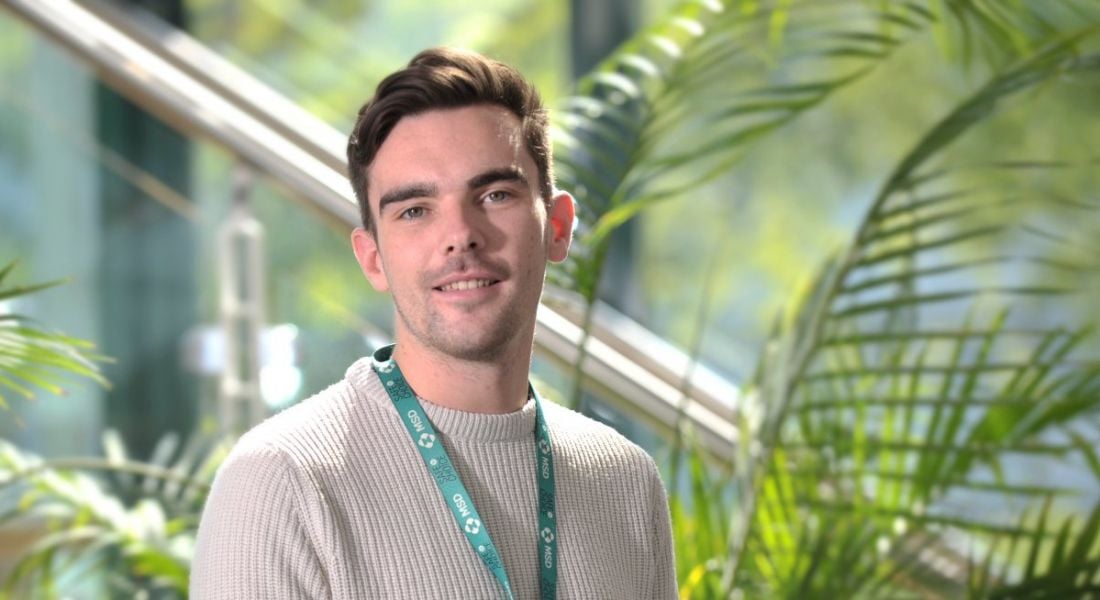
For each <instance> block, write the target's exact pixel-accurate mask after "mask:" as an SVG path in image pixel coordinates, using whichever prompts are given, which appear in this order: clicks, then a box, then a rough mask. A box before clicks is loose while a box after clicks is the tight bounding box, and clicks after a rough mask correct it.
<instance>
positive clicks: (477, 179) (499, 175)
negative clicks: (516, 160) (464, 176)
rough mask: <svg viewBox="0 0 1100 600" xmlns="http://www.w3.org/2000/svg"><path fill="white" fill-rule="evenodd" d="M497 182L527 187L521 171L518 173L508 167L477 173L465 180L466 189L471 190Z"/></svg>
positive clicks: (515, 168) (517, 170)
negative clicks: (510, 182) (512, 182)
mask: <svg viewBox="0 0 1100 600" xmlns="http://www.w3.org/2000/svg"><path fill="white" fill-rule="evenodd" d="M498 181H515V182H517V183H521V184H523V185H524V186H526V185H528V184H527V176H526V175H524V174H523V171H520V170H519V168H518V167H515V166H510V167H501V168H499V169H489V170H488V171H485V172H483V173H478V174H477V175H474V176H473V177H471V178H469V179H468V180H466V187H468V188H470V189H471V190H473V189H477V188H479V187H483V186H486V185H489V184H490V183H496V182H498Z"/></svg>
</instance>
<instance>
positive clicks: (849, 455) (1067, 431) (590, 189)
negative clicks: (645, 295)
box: [556, 0, 1100, 598]
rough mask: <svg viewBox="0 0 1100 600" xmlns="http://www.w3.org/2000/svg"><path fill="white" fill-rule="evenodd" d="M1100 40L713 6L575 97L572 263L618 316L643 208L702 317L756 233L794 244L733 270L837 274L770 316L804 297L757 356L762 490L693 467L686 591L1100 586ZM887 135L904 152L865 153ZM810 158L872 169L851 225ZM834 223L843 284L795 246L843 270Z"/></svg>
mask: <svg viewBox="0 0 1100 600" xmlns="http://www.w3.org/2000/svg"><path fill="white" fill-rule="evenodd" d="M1098 34H1100V5H1097V4H1096V3H1091V2H1063V3H1056V4H1055V3H1045V2H1038V1H1036V2H1025V1H1020V2H1005V3H989V2H980V1H976V0H975V1H964V0H956V1H950V0H944V1H930V2H869V1H847V2H845V1H840V0H836V1H829V2H796V1H793V0H789V1H785V2H730V3H727V4H725V5H723V4H720V3H717V2H698V3H690V4H686V5H684V6H683V7H681V8H679V9H677V10H676V11H675V13H674V15H673V16H672V17H671V18H669V19H668V20H666V21H663V22H662V23H659V24H657V25H655V26H653V27H652V28H651V29H649V30H648V31H645V32H643V33H642V34H640V35H639V36H638V37H637V38H635V39H634V40H632V41H631V42H629V43H628V44H626V45H625V46H624V47H623V48H621V49H620V51H619V52H617V53H616V54H615V55H613V56H612V57H610V58H609V59H608V60H607V61H606V62H605V63H604V64H603V65H602V66H601V67H600V68H599V69H597V70H596V72H594V73H593V74H591V75H589V76H588V77H587V78H585V79H584V80H583V81H582V82H581V85H580V86H579V90H578V91H579V94H578V96H576V97H574V98H571V99H569V100H567V101H566V103H565V110H564V111H563V113H560V114H559V119H558V121H557V124H558V129H557V134H558V140H559V153H558V157H559V164H560V165H561V166H560V169H559V175H560V179H561V181H562V182H564V185H563V187H567V188H572V189H574V190H576V191H577V194H578V197H579V198H580V200H581V202H582V209H583V210H582V211H581V219H582V226H581V228H580V229H579V231H578V233H579V239H578V252H577V253H576V254H575V255H574V257H573V260H571V261H570V263H567V265H566V266H565V268H564V269H563V270H562V271H561V272H559V273H557V274H556V275H557V280H558V281H559V283H561V284H563V285H571V286H573V288H574V289H576V290H577V292H578V294H579V297H580V299H581V301H582V302H584V303H585V304H586V305H587V306H588V307H589V308H591V306H592V302H593V299H594V298H595V297H596V290H597V289H598V286H599V284H600V281H601V278H602V274H603V273H602V270H603V261H604V256H605V253H606V250H607V239H608V237H607V236H608V234H609V233H610V232H611V231H613V230H614V229H615V228H616V227H618V226H619V225H620V224H621V223H624V222H626V221H627V220H629V219H632V218H635V217H637V216H639V215H641V216H643V217H653V216H654V215H655V214H663V216H665V217H666V218H667V222H666V223H654V224H653V225H651V227H653V228H655V230H656V231H659V232H660V233H661V234H663V235H665V236H666V237H662V238H661V243H651V244H649V245H648V246H647V247H648V248H654V249H657V250H651V251H663V250H664V249H665V248H674V249H676V250H675V251H676V252H678V253H679V254H678V257H679V259H678V260H677V261H675V262H674V263H673V264H674V266H672V267H670V269H669V271H666V275H667V277H659V278H657V284H656V285H658V286H665V287H670V286H669V284H668V282H675V283H676V284H678V285H679V286H682V287H681V289H677V290H675V293H676V294H677V297H678V299H679V300H681V301H683V300H684V299H689V300H690V299H691V298H694V297H695V296H696V295H697V294H698V293H699V290H700V289H701V288H703V289H706V288H710V287H719V288H721V287H722V285H719V286H714V285H713V284H712V283H711V282H709V281H707V282H706V283H705V284H704V285H700V286H684V285H683V283H684V279H683V275H682V273H683V271H684V270H688V269H691V270H693V271H694V273H696V274H703V273H704V270H705V269H706V267H705V265H706V264H707V263H708V262H709V261H703V260H699V258H700V257H701V256H707V254H708V249H710V248H721V247H722V243H721V242H722V240H723V239H724V236H729V235H730V231H729V229H728V228H727V227H725V225H726V224H727V223H729V222H730V221H734V222H736V221H737V220H739V219H741V220H745V221H746V222H747V223H748V225H747V227H748V228H760V227H765V228H766V230H767V231H768V232H770V233H769V236H768V237H769V240H770V243H768V244H766V245H764V246H763V247H761V246H759V245H756V246H754V245H752V243H753V242H754V241H756V242H758V241H759V240H760V237H761V236H760V235H759V233H758V232H754V233H757V235H756V236H755V237H754V238H753V239H751V240H750V241H749V242H748V243H739V241H738V240H734V241H733V242H732V244H733V245H735V247H736V248H737V250H738V251H740V253H739V254H736V255H734V259H731V260H730V261H729V262H728V263H725V264H730V265H731V267H730V268H731V270H734V269H736V268H737V267H736V266H734V265H735V264H736V263H735V262H734V261H735V260H736V261H740V262H748V264H749V266H750V268H753V269H754V270H755V271H756V273H757V274H758V275H763V274H766V273H767V274H771V273H773V272H775V271H779V272H781V273H782V272H787V273H791V272H796V271H800V273H797V274H798V275H801V277H802V278H803V279H804V280H808V281H809V283H808V285H805V286H802V288H801V291H799V290H797V289H792V286H791V285H790V280H788V281H785V282H783V284H782V285H779V286H776V287H779V288H780V289H781V291H782V295H781V296H778V298H779V299H780V300H783V301H782V302H776V301H772V302H769V303H767V306H769V307H770V308H769V309H768V310H769V312H771V313H772V314H774V313H775V311H776V307H777V306H778V305H780V304H787V305H788V306H789V308H788V309H787V310H785V311H783V312H782V313H781V318H780V319H779V320H778V321H772V322H773V323H774V325H773V328H772V329H771V330H770V332H768V339H767V343H766V344H763V348H764V351H763V353H759V352H754V353H751V354H750V353H744V354H745V355H746V356H748V355H751V356H755V361H756V365H757V366H756V371H755V375H752V376H750V377H746V379H747V381H748V386H747V389H746V395H745V397H744V400H743V401H742V403H741V404H740V405H739V406H737V407H736V409H737V410H738V414H739V418H740V427H739V438H740V439H739V450H738V453H737V455H736V456H735V457H734V460H733V465H734V476H733V478H732V480H729V481H727V482H726V484H725V485H717V486H715V485H714V484H713V483H711V482H712V481H713V477H712V476H709V475H708V474H707V472H706V471H705V470H704V469H703V468H701V467H700V466H699V465H698V464H696V463H697V461H698V460H699V454H698V453H694V454H691V455H690V458H689V459H688V461H687V467H688V469H689V471H690V472H691V476H690V477H689V480H690V481H691V485H690V486H689V487H688V490H687V491H686V492H685V491H683V490H680V489H679V487H678V486H676V484H677V483H678V482H679V480H678V478H675V477H674V479H673V481H674V495H673V498H672V506H673V511H674V515H675V518H676V520H677V522H676V529H677V532H678V533H679V534H680V535H682V536H686V537H687V539H680V540H679V542H678V550H679V551H680V554H681V556H680V559H679V561H678V568H679V569H680V579H681V582H682V584H683V586H684V587H683V590H682V595H683V597H700V598H710V597H728V596H731V595H734V596H738V597H751V598H756V597H768V598H773V597H789V598H837V597H843V598H859V597H867V598H883V597H963V596H969V597H1040V596H1042V597H1080V596H1081V595H1084V594H1087V593H1093V594H1095V593H1096V589H1097V588H1096V586H1097V578H1098V577H1100V572H1098V571H1100V539H1098V537H1100V536H1098V525H1097V521H1098V518H1100V517H1098V516H1097V515H1100V503H1098V502H1097V486H1096V483H1097V478H1098V477H1100V460H1098V459H1097V452H1096V447H1097V445H1098V442H1100V427H1098V425H1100V424H1098V422H1097V421H1096V412H1097V411H1096V409H1097V407H1098V406H1100V359H1098V354H1100V352H1098V351H1100V347H1098V344H1097V339H1096V336H1095V335H1094V333H1093V325H1094V311H1092V310H1091V309H1090V308H1089V306H1088V304H1089V302H1090V299H1094V298H1095V297H1097V295H1096V294H1097V291H1100V285H1098V282H1100V246H1097V244H1096V241H1095V240H1096V239H1100V237H1098V235H1097V234H1098V233H1100V214H1098V213H1100V202H1098V199H1097V197H1096V193H1095V190H1096V189H1097V187H1096V185H1095V184H1096V183H1097V182H1096V164H1097V160H1098V158H1100V157H1098V156H1097V154H1096V152H1095V149H1094V148H1092V147H1091V146H1090V144H1089V143H1088V141H1087V140H1088V139H1090V138H1089V137H1088V136H1087V135H1082V134H1081V132H1082V131H1087V130H1090V129H1095V128H1096V119H1095V115H1094V114H1092V112H1090V111H1088V110H1085V107H1087V106H1090V105H1091V104H1094V103H1095V100H1094V99H1095V95H1096V90H1097V87H1098V86H1097V84H1100V77H1097V73H1096V70H1097V69H1098V68H1100V57H1098V55H1096V54H1093V52H1095V50H1096V49H1097V35H1098ZM913 47H916V48H915V49H913ZM925 48H933V49H935V50H936V51H937V53H936V54H931V53H929V52H928V51H927V50H926V49H925ZM895 60H897V61H899V63H897V64H895V62H894V61H895ZM914 64H920V65H921V68H920V69H918V70H913V69H908V68H906V67H907V66H910V65H914ZM914 74H915V75H917V76H913V75H914ZM911 76H913V80H912V81H909V79H910V77H911ZM930 82H937V83H939V85H932V84H930ZM873 85H876V86H883V87H884V89H883V90H882V91H876V88H875V87H873ZM895 94H896V95H898V99H899V101H898V102H896V103H893V104H888V103H883V102H881V101H880V99H881V97H883V96H886V97H893V96H895ZM902 95H904V96H902ZM846 96H847V99H846ZM876 96H877V97H878V98H876ZM1090 99H1091V100H1090ZM1090 102H1091V104H1090ZM834 104H835V105H838V106H839V109H838V110H840V111H841V114H844V113H846V115H845V118H844V119H842V120H837V121H834V120H833V119H832V117H833V115H834V114H835V113H833V112H831V111H830V108H831V107H832V106H833V105H834ZM1052 106H1057V107H1059V108H1060V109H1061V110H1060V111H1058V112H1057V113H1056V115H1055V116H1056V117H1057V119H1037V118H1035V113H1037V112H1038V113H1041V114H1049V112H1048V111H1049V108H1048V107H1052ZM1040 107H1041V108H1040ZM883 109H885V110H883ZM1014 109H1015V110H1014ZM815 118H816V119H817V120H816V121H814V125H815V126H816V127H817V129H815V130H813V133H814V135H812V136H811V135H807V133H808V132H810V131H811V130H810V129H808V128H801V129H800V128H799V122H800V121H808V120H812V119H815ZM1059 120H1060V122H1057V121H1059ZM863 121H867V122H868V123H869V124H867V125H862V126H861V125H859V124H860V123H861V122H863ZM1055 122H1057V124H1056V125H1055V126H1054V127H1048V123H1050V124H1054V123H1055ZM860 127H865V128H866V129H865V131H868V132H871V133H870V135H873V138H874V139H869V140H868V139H859V138H857V139H856V140H855V141H853V142H851V143H848V140H846V137H847V135H846V133H847V132H848V131H849V130H850V129H856V130H858V129H859V128H860ZM791 131H794V132H797V136H796V137H793V138H792V137H784V136H785V133H789V132H791ZM1061 132H1076V135H1072V134H1071V135H1070V136H1069V138H1068V140H1064V139H1063V138H1062V137H1059V135H1058V134H1059V133H1061ZM865 135H867V134H865ZM818 136H819V139H816V140H815V139H814V137H818ZM899 139H904V140H905V141H904V142H903V143H899ZM778 140H782V141H783V142H784V143H783V145H782V146H781V147H779V148H778V149H777V150H775V151H774V152H775V153H774V154H768V155H767V156H766V157H757V156H755V155H756V154H757V153H758V152H759V151H760V148H761V147H765V149H766V145H767V144H769V143H771V144H777V143H778ZM863 142H866V143H863ZM906 146H908V147H909V150H907V151H905V152H901V153H899V152H898V150H897V149H898V148H899V147H900V148H905V147H906ZM838 159H842V160H843V161H845V162H844V163H841V164H845V163H846V164H849V165H852V164H854V165H858V166H859V167H860V168H859V169H858V170H854V171H855V172H854V173H852V172H850V171H853V170H851V169H847V170H846V169H844V168H838V167H839V166H840V165H838V164H837V160H838ZM815 162H823V163H824V164H825V165H826V166H825V167H817V166H815V164H814V163H815ZM742 165H745V166H744V167H743V166H742ZM750 165H751V167H752V168H753V169H763V170H765V171H768V170H770V171H772V172H778V175H777V176H778V177H781V178H783V179H785V180H786V182H780V183H779V185H778V187H776V188H771V187H769V186H770V184H772V183H774V182H773V181H771V180H768V181H767V182H766V183H767V184H766V185H765V184H758V183H757V182H755V181H752V179H753V178H754V176H756V175H757V173H756V172H755V171H751V170H749V169H748V166H750ZM806 170H811V171H813V174H815V175H816V174H818V173H820V172H822V171H828V170H836V171H838V172H839V173H840V175H839V178H841V179H842V178H844V177H852V180H851V181H848V182H841V183H842V184H843V185H842V186H840V189H841V190H842V194H843V195H842V196H841V197H840V198H839V201H834V202H835V203H834V205H833V206H832V207H828V208H829V210H821V208H820V206H821V204H823V203H824V202H826V198H827V197H828V193H829V192H830V187H829V186H824V187H823V186H820V185H817V184H816V182H815V181H814V180H813V179H804V178H803V171H806ZM739 177H740V178H739ZM744 179H748V180H749V181H750V182H751V183H752V184H753V185H752V187H749V186H747V185H746V184H745V183H744ZM834 181H836V178H834ZM872 181H877V182H878V183H877V184H876V183H871V182H872ZM871 185H877V186H878V187H879V191H878V192H869V191H868V190H869V187H870V186H871ZM708 193H709V194H710V195H711V196H712V197H714V199H711V200H710V201H709V202H708V201H707V195H708ZM777 193H778V194H782V195H783V196H789V197H790V199H789V200H788V201H787V203H786V204H785V205H781V206H779V207H777V206H776V202H775V200H776V196H775V194H777ZM859 197H865V198H866V200H865V201H859V200H858V198H859ZM852 206H856V207H858V208H857V209H856V210H852V208H851V207H852ZM838 207H845V208H844V210H840V211H838V210H837V209H838ZM661 211H663V213H662V212H661ZM830 212H833V213H835V212H841V213H842V215H843V213H845V212H846V213H847V214H848V216H847V221H848V222H842V223H839V224H837V225H834V227H835V228H836V229H838V230H840V231H844V232H846V235H845V236H844V237H845V238H847V239H848V240H849V241H848V242H847V243H845V244H843V247H844V249H843V250H841V251H839V252H838V253H837V254H835V255H834V256H832V257H831V258H830V259H829V260H828V261H827V262H826V264H825V265H824V266H823V267H821V268H819V269H817V270H816V274H814V273H813V272H812V271H810V269H808V268H806V267H804V266H802V265H797V264H791V263H789V262H775V260H776V258H775V256H774V255H773V252H777V246H779V245H780V244H783V245H793V246H795V247H796V253H797V252H805V253H806V258H807V262H818V260H819V259H817V258H816V256H814V253H816V254H817V255H818V256H819V255H820V248H821V247H822V244H820V243H814V241H813V240H811V241H809V243H806V239H805V238H806V237H807V236H809V237H813V235H814V234H813V231H814V229H815V228H817V227H820V226H824V227H825V228H828V227H829V218H828V216H829V213H830ZM860 213H864V214H863V216H861V217H860V216H857V215H859V214H860ZM650 221H651V222H652V219H650ZM711 236H715V237H711ZM692 237H693V238H694V240H691V239H689V238H692ZM819 239H821V238H819ZM684 240H687V242H686V246H681V245H680V243H679V242H681V241H684ZM802 244H805V246H804V247H803V248H800V246H801V245H802ZM685 247H686V248H687V249H686V250H685ZM777 254H778V256H779V260H780V261H786V260H789V257H790V256H791V255H790V253H787V254H784V253H782V252H777ZM754 263H755V264H754ZM673 270H679V271H680V275H679V276H677V275H676V274H675V273H673V272H672V271H673ZM708 279H709V278H708ZM731 283H732V284H733V286H736V285H738V284H744V285H748V286H750V289H749V290H748V291H747V292H744V293H760V290H759V289H753V288H752V286H753V285H754V283H758V282H754V281H753V280H752V278H751V277H741V278H738V277H736V276H734V277H730V278H729V279H727V280H726V285H730V284H731ZM733 286H731V287H733ZM683 288H686V289H683ZM787 299H790V300H791V301H790V302H787V301H786V300H787ZM718 304H719V305H721V302H719V303H718ZM691 305H692V304H691V303H688V304H687V306H691ZM683 308H684V304H680V305H679V309H680V310H679V312H680V314H681V315H683V314H687V315H688V316H687V317H685V319H686V320H687V321H688V322H690V321H691V319H692V318H693V315H692V313H691V311H685V310H683ZM749 318H750V319H759V318H760V316H759V315H752V316H750V317H749ZM689 327H690V329H692V330H698V329H699V324H698V323H691V324H690V325H689ZM757 327H758V326H757ZM718 329H720V330H721V329H726V328H725V327H720V328H718ZM735 331H736V329H735ZM689 335H690V334H689ZM689 335H683V334H681V336H680V339H681V341H682V340H683V339H684V338H686V337H689ZM682 343H683V342H682ZM685 345H686V344H685ZM718 347H719V348H720V349H721V350H723V351H725V350H726V347H723V346H721V345H719V346H718ZM674 465H676V463H675V462H674ZM1090 471H1091V472H1092V475H1093V477H1092V478H1091V480H1090V479H1087V478H1082V477H1081V476H1080V475H1081V473H1082V472H1085V473H1088V472H1090ZM1048 473H1063V474H1073V475H1072V476H1070V477H1060V478H1059V481H1058V482H1057V483H1056V484H1055V483H1051V482H1049V481H1048V480H1047V476H1048ZM727 494H734V497H735V498H736V503H735V510H734V511H733V512H734V516H733V518H732V520H731V521H729V522H723V521H721V520H720V517H721V511H722V510H723V509H724V508H725V504H724V498H725V497H726V495H727ZM685 507H690V508H688V509H685ZM1082 508H1083V510H1082ZM1055 515H1057V516H1055ZM1047 593H1052V594H1053V595H1052V596H1045V595H1044V594H1047Z"/></svg>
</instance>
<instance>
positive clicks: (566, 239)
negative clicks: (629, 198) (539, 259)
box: [547, 190, 576, 262]
mask: <svg viewBox="0 0 1100 600" xmlns="http://www.w3.org/2000/svg"><path fill="white" fill-rule="evenodd" d="M575 214H576V208H575V207H574V206H573V196H571V195H569V192H563V191H561V190H558V191H557V192H556V193H555V194H554V197H553V198H552V199H551V200H550V214H548V215H547V219H548V221H549V222H550V233H551V235H552V237H551V238H550V247H549V258H550V260H552V261H553V262H561V261H563V260H565V257H567V256H569V245H570V244H571V243H573V217H574V215H575Z"/></svg>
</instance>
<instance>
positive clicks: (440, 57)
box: [348, 48, 553, 235]
mask: <svg viewBox="0 0 1100 600" xmlns="http://www.w3.org/2000/svg"><path fill="white" fill-rule="evenodd" d="M477 104H490V105H497V106H502V107H504V108H506V109H508V110H509V111H510V112H512V114H514V115H516V117H518V118H519V121H520V127H521V129H522V131H523V140H524V145H525V146H526V148H527V152H528V153H529V154H530V155H531V158H533V159H534V161H535V166H536V167H537V169H538V175H539V191H540V193H541V194H542V196H543V198H542V200H543V202H546V203H547V204H549V202H550V199H551V195H552V193H551V189H552V186H553V184H552V182H553V157H552V155H551V149H550V132H549V129H550V127H549V119H548V117H547V114H546V109H545V108H544V107H543V105H542V100H541V99H540V98H539V94H538V91H537V90H536V89H535V87H534V86H533V85H531V83H530V82H529V81H527V80H526V79H525V78H524V77H523V75H521V74H520V73H519V71H517V70H516V69H514V68H512V67H510V66H508V65H506V64H504V63H502V62H499V61H496V60H492V59H490V58H486V57H484V56H482V55H480V54H477V53H476V52H470V51H467V50H456V49H453V48H431V49H428V50H424V51H423V52H421V53H419V54H417V55H416V56H415V57H413V59H412V60H411V61H409V64H408V66H407V67H405V68H404V69H401V70H400V71H396V72H394V73H392V74H391V75H389V76H388V77H386V78H385V79H383V80H382V82H381V83H379V84H378V88H377V89H376V90H375V93H374V97H373V98H371V99H370V100H368V101H367V103H366V104H364V105H363V106H362V107H361V108H360V109H359V116H358V118H357V119H356V121H355V128H354V129H352V132H351V136H350V137H349V138H348V175H349V177H350V178H351V186H352V189H354V190H355V197H356V199H357V200H358V201H359V215H360V219H361V220H362V221H363V227H364V228H366V229H367V230H368V231H370V232H371V234H372V235H373V234H374V233H375V225H374V219H373V218H372V217H371V209H370V202H369V201H368V200H367V187H368V185H369V181H368V176H367V170H368V169H369V168H370V165H371V163H372V162H373V161H374V157H375V156H376V155H377V154H378V149H379V148H381V147H382V143H383V142H385V141H386V138H387V137H388V136H389V134H390V132H391V131H393V128H394V126H395V125H397V122H398V121H400V120H401V119H403V118H405V117H409V116H413V115H417V114H420V113H423V112H427V111H430V110H439V109H450V108H462V107H466V106H473V105H477Z"/></svg>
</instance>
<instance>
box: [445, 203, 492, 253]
mask: <svg viewBox="0 0 1100 600" xmlns="http://www.w3.org/2000/svg"><path fill="white" fill-rule="evenodd" d="M457 204H458V206H452V208H451V209H450V210H447V211H446V213H447V214H446V218H445V219H444V220H443V226H444V233H443V251H444V253H445V254H456V253H463V252H470V251H474V250H481V249H484V247H485V238H484V233H483V231H482V229H483V227H482V223H481V215H480V214H479V213H478V209H477V207H475V206H470V205H469V204H468V203H466V202H461V203H457Z"/></svg>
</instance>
